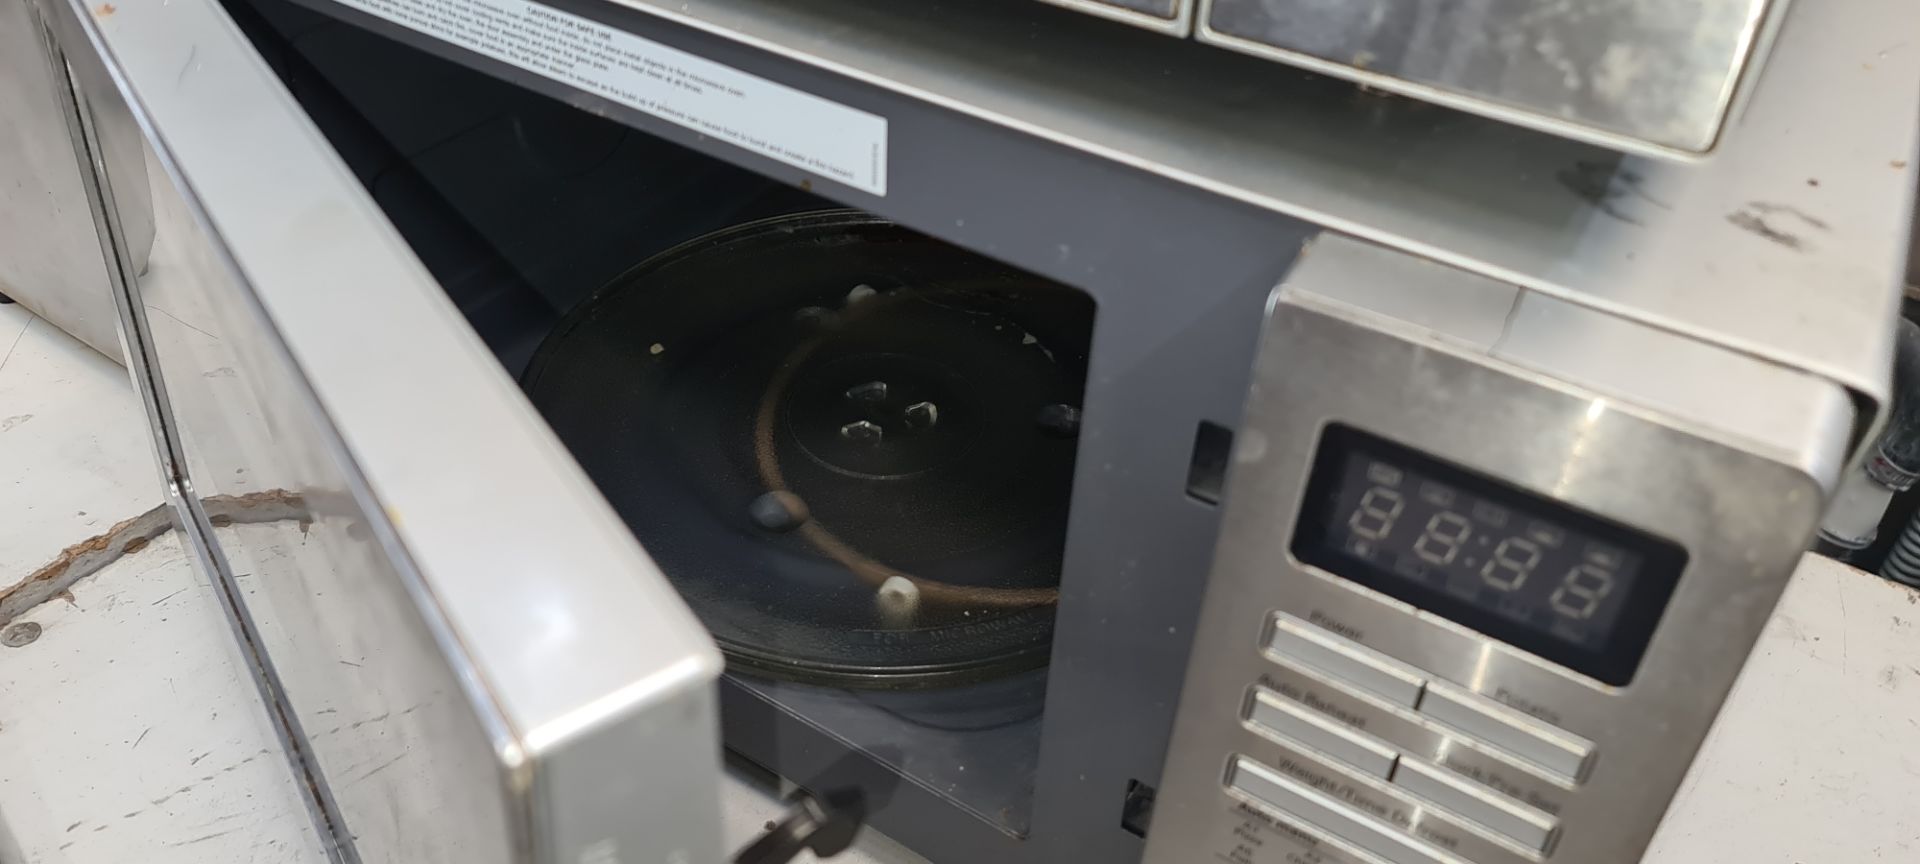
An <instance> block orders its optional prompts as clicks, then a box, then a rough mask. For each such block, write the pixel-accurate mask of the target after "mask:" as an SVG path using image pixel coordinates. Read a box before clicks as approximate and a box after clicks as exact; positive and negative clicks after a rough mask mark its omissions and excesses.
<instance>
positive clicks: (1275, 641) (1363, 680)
mask: <svg viewBox="0 0 1920 864" xmlns="http://www.w3.org/2000/svg"><path fill="white" fill-rule="evenodd" d="M1267 647H1268V648H1269V649H1270V650H1272V651H1273V652H1274V653H1275V654H1279V655H1280V656H1282V657H1285V658H1287V659H1288V660H1291V661H1293V662H1296V663H1299V664H1301V665H1303V666H1308V667H1311V668H1313V669H1316V670H1319V671H1320V672H1323V673H1325V674H1327V675H1331V676H1333V677H1334V678H1337V679H1341V680H1344V681H1347V682H1349V683H1351V684H1353V685H1354V686H1356V687H1360V688H1362V689H1364V690H1366V691H1368V692H1370V693H1373V694H1374V695H1376V696H1379V697H1381V698H1383V699H1386V700H1388V701H1390V702H1393V703H1394V704H1396V705H1399V706H1400V707H1402V708H1412V707H1413V706H1414V703H1416V702H1419V701H1420V689H1421V688H1422V687H1424V686H1425V685H1426V679H1425V678H1423V677H1421V676H1419V675H1416V674H1414V673H1413V672H1411V671H1409V670H1407V669H1405V668H1403V667H1402V666H1400V664H1398V663H1395V662H1394V661H1392V660H1390V659H1388V658H1387V657H1385V656H1383V655H1380V654H1376V653H1374V652H1373V651H1369V650H1367V649H1366V648H1363V647H1361V646H1359V645H1357V644H1355V643H1353V642H1350V641H1348V640H1346V639H1342V638H1340V637H1338V636H1335V635H1333V634H1331V633H1328V632H1327V631H1325V630H1322V629H1321V628H1319V627H1316V626H1314V625H1312V624H1308V623H1307V622H1305V621H1302V620H1300V619H1298V618H1295V617H1293V616H1292V615H1288V614H1286V613H1284V612H1282V613H1280V614H1277V615H1275V616H1273V635H1272V636H1271V637H1269V639H1268V642H1267Z"/></svg>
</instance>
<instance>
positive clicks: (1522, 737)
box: [1420, 681, 1593, 779]
mask: <svg viewBox="0 0 1920 864" xmlns="http://www.w3.org/2000/svg"><path fill="white" fill-rule="evenodd" d="M1420 713H1422V714H1425V715H1427V716H1428V717H1432V718H1433V719H1435V720H1438V721H1440V722H1441V723H1445V724H1446V725H1448V726H1452V727H1453V728H1455V729H1459V730H1460V731H1462V732H1465V733H1467V734H1469V735H1472V736H1473V737H1475V738H1479V739H1480V740H1482V741H1485V742H1487V743H1488V744H1492V745H1493V746H1495V747H1499V748H1501V749H1503V750H1506V751H1508V752H1510V753H1513V754H1514V755H1517V756H1520V757H1522V758H1525V759H1527V760H1529V761H1532V762H1535V763H1538V764H1539V765H1540V766H1542V767H1544V768H1548V769H1550V770H1552V771H1554V772H1556V773H1559V774H1563V775H1565V776H1567V777H1570V778H1575V779H1578V778H1579V777H1580V776H1581V772H1582V771H1583V770H1584V769H1585V768H1586V765H1587V759H1588V757H1590V756H1592V755H1593V742H1591V741H1588V740H1586V739H1584V738H1581V737H1579V736H1577V735H1574V734H1573V733H1571V732H1568V731H1566V730H1564V729H1561V728H1559V727H1557V726H1553V725H1550V724H1548V723H1545V722H1543V721H1541V720H1540V719H1538V718H1536V717H1533V716H1531V715H1528V714H1524V713H1521V712H1519V711H1516V710H1514V709H1512V708H1509V707H1507V706H1505V705H1502V704H1500V703H1498V702H1495V701H1493V700H1492V699H1488V698H1487V697H1485V696H1481V695H1479V694H1477V693H1470V692H1468V691H1466V690H1462V689H1460V688H1458V687H1455V686H1453V685H1450V684H1447V683H1445V682H1440V681H1435V682H1429V683H1428V685H1427V688H1426V695H1425V696H1424V697H1422V698H1421V700H1420Z"/></svg>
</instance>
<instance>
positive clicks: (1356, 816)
mask: <svg viewBox="0 0 1920 864" xmlns="http://www.w3.org/2000/svg"><path fill="white" fill-rule="evenodd" d="M1231 770H1232V773H1231V774H1230V775H1229V776H1228V777H1227V785H1228V786H1229V787H1230V788H1232V789H1235V790H1237V791H1239V792H1240V793H1241V794H1244V795H1246V796H1247V797H1249V798H1252V799H1253V800H1254V801H1257V802H1259V803H1261V804H1264V805H1266V806H1267V807H1269V808H1271V809H1272V810H1274V811H1276V813H1277V815H1279V816H1281V817H1283V818H1287V819H1290V820H1292V821H1295V822H1297V823H1300V825H1301V827H1304V828H1306V829H1308V830H1310V831H1315V832H1317V833H1322V834H1331V835H1333V836H1335V837H1338V838H1340V839H1341V840H1345V841H1347V842H1348V843H1352V844H1353V845H1355V846H1358V847H1360V848H1361V849H1364V850H1366V851H1368V852H1371V853H1373V854H1374V855H1377V856H1380V857H1381V858H1385V859H1387V860H1388V861H1391V862H1394V864H1456V862H1457V861H1458V860H1459V859H1457V858H1454V857H1453V856H1451V855H1447V854H1445V853H1442V852H1440V851H1438V850H1435V849H1432V848H1429V847H1428V846H1427V845H1426V844H1425V843H1422V842H1420V841H1419V840H1416V839H1414V838H1412V837H1409V836H1407V835H1405V834H1402V833H1400V832H1399V831H1395V830H1393V829H1392V828H1390V827H1388V826H1386V825H1383V824H1381V823H1379V822H1376V821H1374V820H1373V819H1370V818H1368V817H1366V816H1364V815H1362V814H1360V813H1359V812H1357V811H1355V810H1354V809H1353V808H1351V807H1348V806H1347V805H1345V804H1343V803H1341V802H1339V801H1337V800H1335V799H1333V798H1329V797H1327V796H1326V795H1324V794H1321V793H1320V792H1317V791H1314V790H1313V789H1312V788H1309V787H1307V786H1305V785H1302V784H1300V783H1297V782H1295V781H1294V780H1292V779H1291V778H1288V777H1286V776H1283V775H1281V774H1280V773H1279V772H1277V771H1274V770H1272V769H1270V768H1268V767H1266V766H1264V765H1261V764H1260V763H1258V762H1254V761H1253V760H1251V759H1248V758H1246V757H1244V756H1242V757H1238V758H1236V759H1234V761H1233V767H1232V769H1231Z"/></svg>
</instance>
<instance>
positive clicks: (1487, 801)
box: [1393, 759, 1559, 853]
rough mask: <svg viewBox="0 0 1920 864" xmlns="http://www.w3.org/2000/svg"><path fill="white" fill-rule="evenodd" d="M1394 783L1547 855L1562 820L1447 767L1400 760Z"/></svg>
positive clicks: (1394, 775)
mask: <svg viewBox="0 0 1920 864" xmlns="http://www.w3.org/2000/svg"><path fill="white" fill-rule="evenodd" d="M1393 783H1394V785H1396V786H1399V787H1401V788H1403V789H1406V790H1407V791H1409V792H1412V793H1413V794H1415V795H1418V796H1420V797H1421V798H1425V799H1427V800H1428V801H1432V802H1433V803H1435V804H1438V805H1439V806H1441V807H1444V808H1446V809H1448V810H1451V811H1453V812H1455V813H1458V814H1460V815H1461V816H1465V817H1466V818H1468V819H1471V820H1473V821H1475V822H1478V823H1479V824H1481V825H1483V826H1485V827H1487V828H1489V829H1492V830H1494V831H1497V832H1499V833H1500V834H1503V835H1505V836H1507V837H1509V838H1512V839H1513V840H1514V841H1515V842H1517V843H1519V844H1521V845H1523V846H1525V847H1527V848H1528V849H1531V850H1533V851H1535V852H1541V853H1544V852H1546V851H1547V846H1548V844H1549V842H1550V841H1552V839H1553V832H1554V829H1555V828H1556V827H1558V825H1559V820H1557V819H1555V818H1553V817H1552V816H1549V815H1547V814H1545V813H1542V812H1540V811H1538V810H1535V809H1533V808H1532V807H1527V806H1525V805H1522V804H1519V803H1516V802H1514V801H1513V800H1512V799H1509V798H1507V797H1506V796H1504V795H1500V794H1499V793H1496V792H1494V791H1493V790H1491V789H1488V788H1486V787H1484V786H1481V785H1479V784H1477V783H1474V782H1473V781H1471V780H1468V779H1466V778H1464V777H1461V776H1460V775H1458V774H1455V773H1453V772H1452V771H1449V770H1447V769H1445V768H1440V767H1438V766H1434V765H1428V764H1426V763H1424V762H1420V761H1418V760H1413V759H1405V760H1401V761H1400V764H1399V767H1397V768H1395V769H1394V771H1393Z"/></svg>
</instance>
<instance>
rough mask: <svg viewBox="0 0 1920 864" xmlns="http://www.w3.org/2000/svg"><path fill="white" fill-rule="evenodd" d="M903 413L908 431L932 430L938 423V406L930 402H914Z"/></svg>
mask: <svg viewBox="0 0 1920 864" xmlns="http://www.w3.org/2000/svg"><path fill="white" fill-rule="evenodd" d="M904 413H905V417H906V421H907V428H908V429H932V428H933V427H934V424H936V423H939V422H940V406H938V405H935V404H933V403H932V402H915V403H913V404H912V405H908V406H907V410H906V411H905V412H904Z"/></svg>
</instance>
